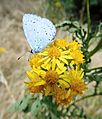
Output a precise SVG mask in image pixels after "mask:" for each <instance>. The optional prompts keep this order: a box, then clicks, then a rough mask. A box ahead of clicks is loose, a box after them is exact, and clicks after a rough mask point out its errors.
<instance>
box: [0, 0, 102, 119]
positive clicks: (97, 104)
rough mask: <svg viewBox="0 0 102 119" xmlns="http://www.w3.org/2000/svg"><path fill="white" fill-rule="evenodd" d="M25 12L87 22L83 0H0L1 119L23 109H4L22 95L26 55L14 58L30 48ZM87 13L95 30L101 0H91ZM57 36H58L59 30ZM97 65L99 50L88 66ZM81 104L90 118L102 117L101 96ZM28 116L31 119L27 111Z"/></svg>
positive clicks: (18, 116)
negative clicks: (26, 31)
mask: <svg viewBox="0 0 102 119" xmlns="http://www.w3.org/2000/svg"><path fill="white" fill-rule="evenodd" d="M25 13H34V14H37V15H40V16H43V17H46V18H48V19H50V20H51V21H53V22H54V23H55V24H56V23H60V22H61V21H63V20H71V21H74V20H77V21H79V22H80V23H81V25H83V27H86V26H87V24H86V23H87V17H86V5H85V0H0V47H3V48H5V49H6V52H5V53H2V54H0V119H23V118H24V114H23V113H14V114H12V113H8V112H7V111H6V109H7V107H8V106H9V105H10V104H12V103H13V102H15V100H17V99H20V98H21V97H23V95H24V92H25V86H24V81H25V80H26V79H27V77H26V75H25V71H26V69H27V68H28V62H27V57H25V56H24V57H23V58H22V59H21V60H19V61H18V60H17V58H18V57H19V56H21V55H22V54H23V53H24V52H26V51H28V50H29V49H30V47H29V45H28V43H27V41H26V39H25V36H24V33H23V29H22V16H23V15H24V14H25ZM90 13H91V25H92V26H91V27H92V30H93V31H94V30H95V27H96V26H97V24H99V23H100V22H101V21H102V0H90ZM62 34H63V33H62ZM57 37H61V31H60V30H59V31H58V33H57ZM62 37H63V36H62ZM95 43H96V42H95ZM95 43H94V44H95ZM94 44H93V45H94ZM97 66H102V52H101V51H99V52H98V53H96V54H95V55H94V56H93V57H92V62H91V65H90V67H97ZM94 85H95V84H94V82H92V83H91V84H90V85H89V89H88V91H87V92H86V93H89V92H90V91H92V89H93V87H94ZM101 86H102V84H101ZM80 104H81V105H83V107H84V109H85V111H86V114H88V115H90V116H91V117H92V118H93V119H102V99H101V96H100V97H98V96H97V97H94V98H90V99H86V100H84V101H83V102H81V103H80ZM87 108H88V109H87ZM28 117H29V119H31V117H30V116H29V114H28ZM27 119H28V118H27Z"/></svg>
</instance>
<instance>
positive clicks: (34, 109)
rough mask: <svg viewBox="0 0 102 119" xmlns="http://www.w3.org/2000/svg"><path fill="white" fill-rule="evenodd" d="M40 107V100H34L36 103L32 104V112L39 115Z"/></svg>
mask: <svg viewBox="0 0 102 119" xmlns="http://www.w3.org/2000/svg"><path fill="white" fill-rule="evenodd" d="M40 108H41V103H40V100H36V101H34V103H33V104H32V107H31V113H32V115H33V116H34V117H35V116H36V115H37V113H38V111H39V109H40Z"/></svg>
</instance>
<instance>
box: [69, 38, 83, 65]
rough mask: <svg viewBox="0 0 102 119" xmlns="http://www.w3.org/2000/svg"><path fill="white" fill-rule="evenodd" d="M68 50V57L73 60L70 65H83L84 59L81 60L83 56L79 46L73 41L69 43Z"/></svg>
mask: <svg viewBox="0 0 102 119" xmlns="http://www.w3.org/2000/svg"><path fill="white" fill-rule="evenodd" d="M68 48H69V50H70V55H71V57H72V58H73V59H72V60H71V64H70V65H73V64H76V65H78V64H83V63H84V59H83V57H84V55H83V54H82V52H81V45H80V44H79V43H78V42H77V41H75V40H74V41H72V42H70V43H69V45H68Z"/></svg>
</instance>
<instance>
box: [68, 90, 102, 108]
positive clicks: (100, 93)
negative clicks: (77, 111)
mask: <svg viewBox="0 0 102 119" xmlns="http://www.w3.org/2000/svg"><path fill="white" fill-rule="evenodd" d="M93 96H102V92H99V93H97V94H91V95H87V96H85V97H82V98H80V99H78V100H76V101H74V102H72V103H71V104H70V105H69V107H70V106H71V105H73V104H74V103H77V102H80V101H82V100H84V99H86V98H90V97H93Z"/></svg>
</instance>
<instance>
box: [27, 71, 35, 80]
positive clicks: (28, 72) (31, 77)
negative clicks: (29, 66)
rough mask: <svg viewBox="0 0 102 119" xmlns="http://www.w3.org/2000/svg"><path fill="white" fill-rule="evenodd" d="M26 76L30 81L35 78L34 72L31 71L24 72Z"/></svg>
mask: <svg viewBox="0 0 102 119" xmlns="http://www.w3.org/2000/svg"><path fill="white" fill-rule="evenodd" d="M26 74H27V76H28V78H29V79H30V80H32V79H34V78H35V75H34V72H32V71H26Z"/></svg>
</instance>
